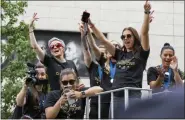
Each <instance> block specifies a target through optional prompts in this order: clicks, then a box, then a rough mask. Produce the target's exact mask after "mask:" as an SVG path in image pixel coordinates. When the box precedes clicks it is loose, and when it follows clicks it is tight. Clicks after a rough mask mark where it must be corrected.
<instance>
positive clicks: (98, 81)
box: [95, 77, 100, 85]
mask: <svg viewBox="0 0 185 120" xmlns="http://www.w3.org/2000/svg"><path fill="white" fill-rule="evenodd" d="M95 81H96V84H97V85H100V79H99V78H98V77H95Z"/></svg>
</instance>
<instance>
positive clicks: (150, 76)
mask: <svg viewBox="0 0 185 120" xmlns="http://www.w3.org/2000/svg"><path fill="white" fill-rule="evenodd" d="M157 76H158V73H157V70H156V69H155V68H154V67H150V68H149V69H148V71H147V82H148V85H150V82H151V81H156V79H157Z"/></svg>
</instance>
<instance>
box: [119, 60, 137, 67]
mask: <svg viewBox="0 0 185 120" xmlns="http://www.w3.org/2000/svg"><path fill="white" fill-rule="evenodd" d="M131 60H132V59H126V60H121V61H118V62H117V64H116V65H117V67H118V68H119V69H128V68H130V67H131V66H134V65H136V63H135V62H134V61H133V62H132V61H131Z"/></svg>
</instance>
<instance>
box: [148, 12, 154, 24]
mask: <svg viewBox="0 0 185 120" xmlns="http://www.w3.org/2000/svg"><path fill="white" fill-rule="evenodd" d="M153 13H154V10H153V11H152V12H151V13H150V15H149V21H150V23H151V22H152V20H153V18H154V17H153V16H152V14H153Z"/></svg>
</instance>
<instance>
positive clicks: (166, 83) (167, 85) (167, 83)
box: [160, 65, 172, 89]
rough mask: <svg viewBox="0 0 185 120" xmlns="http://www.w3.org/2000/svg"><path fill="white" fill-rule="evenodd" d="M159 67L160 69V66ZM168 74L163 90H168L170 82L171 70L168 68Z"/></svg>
mask: <svg viewBox="0 0 185 120" xmlns="http://www.w3.org/2000/svg"><path fill="white" fill-rule="evenodd" d="M160 67H161V68H162V65H161V66H160ZM168 73H169V75H168V81H164V88H165V89H168V87H169V84H170V82H171V75H172V70H171V68H170V67H169V68H168Z"/></svg>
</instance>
